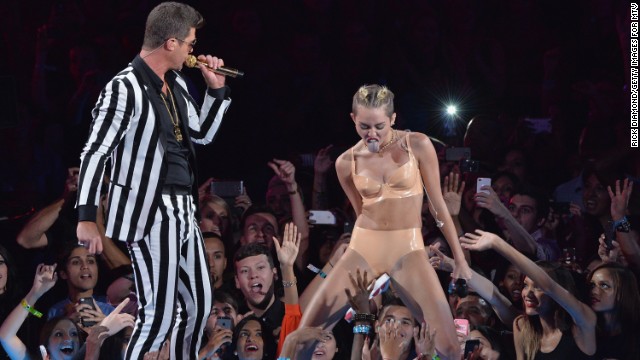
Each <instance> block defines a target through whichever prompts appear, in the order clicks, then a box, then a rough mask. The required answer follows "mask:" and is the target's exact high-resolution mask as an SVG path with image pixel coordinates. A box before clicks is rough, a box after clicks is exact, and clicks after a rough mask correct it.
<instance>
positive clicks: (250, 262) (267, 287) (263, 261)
mask: <svg viewBox="0 0 640 360" xmlns="http://www.w3.org/2000/svg"><path fill="white" fill-rule="evenodd" d="M275 276H276V269H275V268H272V267H271V265H270V264H269V260H268V258H267V256H266V255H263V254H261V255H256V256H249V257H246V258H244V259H242V260H240V261H237V262H236V287H237V288H238V289H240V291H242V294H243V295H244V297H245V299H246V300H247V302H248V303H249V304H251V305H252V306H256V307H258V308H261V309H262V308H264V309H266V306H264V307H263V305H265V303H268V302H270V301H271V297H272V296H273V281H274V278H275ZM267 305H268V304H267Z"/></svg>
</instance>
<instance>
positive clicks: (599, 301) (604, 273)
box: [591, 269, 617, 312]
mask: <svg viewBox="0 0 640 360" xmlns="http://www.w3.org/2000/svg"><path fill="white" fill-rule="evenodd" d="M616 292H617V289H616V284H615V282H614V281H613V276H611V272H610V271H609V270H608V269H598V270H596V272H594V273H593V275H592V276H591V308H592V309H593V311H595V312H607V311H612V310H614V309H615V307H616Z"/></svg>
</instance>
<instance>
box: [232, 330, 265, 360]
mask: <svg viewBox="0 0 640 360" xmlns="http://www.w3.org/2000/svg"><path fill="white" fill-rule="evenodd" d="M236 351H237V352H238V359H239V360H249V359H251V360H260V359H262V356H263V352H264V341H263V339H262V326H261V325H260V323H259V322H257V321H255V320H250V321H247V323H246V324H245V325H244V327H243V328H242V330H240V332H239V334H238V341H237V345H236Z"/></svg>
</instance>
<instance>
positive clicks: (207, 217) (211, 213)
mask: <svg viewBox="0 0 640 360" xmlns="http://www.w3.org/2000/svg"><path fill="white" fill-rule="evenodd" d="M200 212H201V214H202V218H201V220H200V230H202V232H208V231H211V232H214V233H218V234H220V235H222V234H224V233H225V231H227V229H228V228H229V213H228V212H227V209H225V207H224V206H222V205H220V204H218V203H216V202H213V201H209V202H207V203H206V204H205V205H204V206H202V209H201V210H200Z"/></svg>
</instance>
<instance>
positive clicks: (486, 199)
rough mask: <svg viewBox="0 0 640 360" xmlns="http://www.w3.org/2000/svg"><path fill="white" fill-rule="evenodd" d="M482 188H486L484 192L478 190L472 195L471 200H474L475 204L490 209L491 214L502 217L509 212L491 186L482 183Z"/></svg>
mask: <svg viewBox="0 0 640 360" xmlns="http://www.w3.org/2000/svg"><path fill="white" fill-rule="evenodd" d="M482 190H486V191H488V192H489V193H486V192H479V193H476V194H475V195H473V200H474V201H475V202H476V206H477V207H480V208H483V209H487V210H489V211H491V213H492V214H493V215H496V216H499V217H502V218H504V217H505V216H507V214H509V210H508V209H507V208H506V207H505V206H504V204H503V203H502V201H501V200H500V197H499V196H498V194H496V192H495V191H494V190H493V188H491V186H488V185H484V186H483V187H482Z"/></svg>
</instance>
